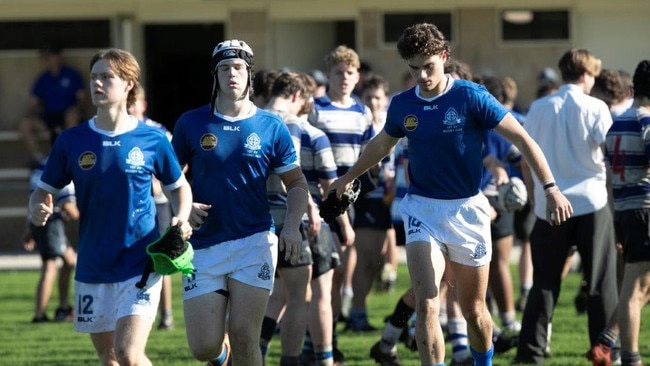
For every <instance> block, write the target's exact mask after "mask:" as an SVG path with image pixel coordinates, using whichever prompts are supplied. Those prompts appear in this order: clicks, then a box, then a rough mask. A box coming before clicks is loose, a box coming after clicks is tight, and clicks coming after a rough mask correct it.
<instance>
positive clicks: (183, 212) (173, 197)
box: [161, 181, 192, 225]
mask: <svg viewBox="0 0 650 366" xmlns="http://www.w3.org/2000/svg"><path fill="white" fill-rule="evenodd" d="M169 195H170V201H171V204H172V209H173V210H174V213H175V215H174V216H176V217H177V218H178V219H179V220H180V221H184V222H186V221H188V220H189V218H190V213H191V212H192V189H191V188H190V184H189V183H188V182H187V181H186V182H184V183H183V184H182V185H181V186H180V187H178V189H175V190H173V191H171V192H169ZM162 224H163V223H161V225H162ZM168 224H169V223H168Z"/></svg>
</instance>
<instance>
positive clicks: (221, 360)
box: [211, 345, 228, 365]
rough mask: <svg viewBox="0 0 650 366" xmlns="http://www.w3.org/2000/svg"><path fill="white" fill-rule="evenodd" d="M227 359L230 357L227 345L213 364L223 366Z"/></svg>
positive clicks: (213, 360)
mask: <svg viewBox="0 0 650 366" xmlns="http://www.w3.org/2000/svg"><path fill="white" fill-rule="evenodd" d="M227 357H228V349H227V348H226V345H222V346H221V353H220V354H219V356H218V357H217V358H213V359H212V360H211V362H212V364H213V365H223V363H224V362H226V358H227Z"/></svg>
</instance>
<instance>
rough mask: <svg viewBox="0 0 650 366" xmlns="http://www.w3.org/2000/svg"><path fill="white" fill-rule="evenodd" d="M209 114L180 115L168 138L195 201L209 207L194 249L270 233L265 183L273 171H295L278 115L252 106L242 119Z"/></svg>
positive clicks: (194, 238)
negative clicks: (187, 175)
mask: <svg viewBox="0 0 650 366" xmlns="http://www.w3.org/2000/svg"><path fill="white" fill-rule="evenodd" d="M209 111H210V106H209V105H205V106H203V107H200V108H197V109H194V110H190V111H188V112H185V113H184V114H183V115H182V116H181V117H180V118H179V120H178V121H177V122H176V126H175V128H174V134H173V135H174V137H173V138H172V145H173V146H174V150H175V151H176V155H177V156H178V160H179V162H180V163H181V165H185V164H189V167H190V173H191V177H192V182H191V185H192V193H193V195H194V202H201V203H205V204H209V205H212V208H211V209H210V210H209V211H208V217H206V219H205V222H204V223H203V225H201V227H200V228H199V229H198V230H195V231H194V233H193V234H192V239H191V241H192V244H193V245H194V247H195V248H197V249H202V248H206V247H210V246H213V245H216V244H219V243H222V242H224V241H228V240H235V239H240V238H244V237H247V236H250V235H253V234H255V233H259V232H262V231H266V230H273V229H274V228H273V222H272V221H273V220H272V219H271V214H270V212H269V204H268V201H267V190H266V181H267V179H268V178H269V175H270V174H271V173H272V172H273V173H278V174H281V173H284V172H287V171H290V170H292V169H296V168H299V164H298V157H297V154H296V151H295V149H294V146H293V142H292V139H291V135H290V134H289V130H288V129H287V126H286V125H285V124H284V122H283V121H282V119H280V117H278V116H277V115H275V114H273V113H270V112H268V111H264V110H262V109H259V108H256V107H254V108H253V111H252V113H251V114H250V115H248V116H246V117H242V118H232V117H227V116H224V115H222V114H219V113H214V114H213V115H210V113H209Z"/></svg>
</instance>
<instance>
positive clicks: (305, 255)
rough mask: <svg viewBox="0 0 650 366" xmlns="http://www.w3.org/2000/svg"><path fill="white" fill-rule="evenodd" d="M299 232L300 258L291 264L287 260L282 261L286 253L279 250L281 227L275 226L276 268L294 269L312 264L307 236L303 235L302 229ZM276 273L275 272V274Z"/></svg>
mask: <svg viewBox="0 0 650 366" xmlns="http://www.w3.org/2000/svg"><path fill="white" fill-rule="evenodd" d="M300 232H301V233H302V251H301V252H300V257H299V258H298V261H297V262H296V263H291V262H289V261H288V260H286V259H284V256H285V254H286V251H284V250H280V245H279V243H280V242H279V240H280V234H281V233H282V227H281V226H276V228H275V235H277V236H278V266H277V268H295V267H303V266H309V265H311V264H312V263H313V260H312V254H311V248H310V247H309V242H308V241H307V236H306V235H305V230H304V227H301V230H300ZM276 273H277V272H276Z"/></svg>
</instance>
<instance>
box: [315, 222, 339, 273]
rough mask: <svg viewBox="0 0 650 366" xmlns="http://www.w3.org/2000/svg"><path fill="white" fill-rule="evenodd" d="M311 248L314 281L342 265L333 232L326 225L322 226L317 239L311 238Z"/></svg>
mask: <svg viewBox="0 0 650 366" xmlns="http://www.w3.org/2000/svg"><path fill="white" fill-rule="evenodd" d="M309 246H310V248H311V255H312V258H313V261H314V263H313V265H312V272H311V278H312V280H313V279H315V278H318V277H319V276H320V275H322V274H323V273H326V272H327V271H329V270H332V269H334V268H336V267H338V266H340V265H341V257H340V256H339V252H338V251H337V250H336V245H335V244H334V239H333V238H332V230H331V229H330V228H329V227H328V226H327V224H326V223H322V224H321V229H320V231H319V232H318V234H317V235H316V236H315V237H313V238H309Z"/></svg>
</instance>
